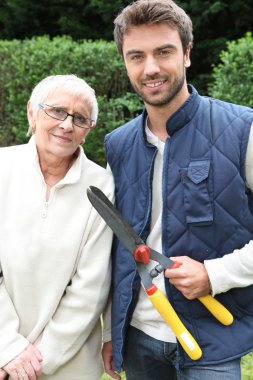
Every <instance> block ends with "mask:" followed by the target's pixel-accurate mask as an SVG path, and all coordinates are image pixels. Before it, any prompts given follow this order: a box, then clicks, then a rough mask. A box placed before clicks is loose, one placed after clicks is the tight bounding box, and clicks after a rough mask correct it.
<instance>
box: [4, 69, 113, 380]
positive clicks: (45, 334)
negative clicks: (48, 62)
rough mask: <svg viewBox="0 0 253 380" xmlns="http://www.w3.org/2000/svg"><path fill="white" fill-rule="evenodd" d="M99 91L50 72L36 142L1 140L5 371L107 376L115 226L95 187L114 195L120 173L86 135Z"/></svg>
mask: <svg viewBox="0 0 253 380" xmlns="http://www.w3.org/2000/svg"><path fill="white" fill-rule="evenodd" d="M97 113H98V107H97V101H96V97H95V94H94V91H93V90H92V89H91V88H90V87H89V86H88V84H87V83H86V82H85V81H83V80H82V79H80V78H78V77H76V76H75V75H56V76H49V77H47V78H45V79H44V80H42V81H41V82H40V83H39V84H38V85H37V86H36V87H35V88H34V90H33V92H32V95H31V98H30V100H29V101H28V106H27V115H28V121H29V131H30V132H31V133H32V137H31V139H30V140H29V142H28V144H24V145H19V146H13V147H7V148H1V149H0V180H1V186H0V214H1V228H0V276H1V277H0V305H1V312H0V368H1V370H0V379H5V378H6V379H7V378H9V379H10V380H36V379H41V380H98V379H99V378H100V376H101V373H102V371H103V369H102V364H101V359H100V349H101V324H100V315H101V313H102V312H103V309H104V307H105V304H106V301H107V297H108V292H109V287H110V248H111V240H112V232H111V231H110V230H109V229H108V228H107V227H106V225H105V223H104V222H103V220H102V219H101V218H100V217H99V216H98V214H97V213H96V211H95V210H94V209H93V208H92V206H91V204H90V202H89V200H88V198H87V196H86V189H87V187H88V186H90V185H94V186H97V187H99V188H101V189H102V190H103V191H104V192H105V193H106V194H107V196H109V198H111V199H113V192H114V185H113V180H112V177H111V174H109V173H108V172H107V171H106V170H105V169H103V168H101V167H100V166H98V165H96V164H95V163H93V162H91V161H90V160H88V158H87V157H86V156H85V154H84V152H83V149H82V148H81V147H80V144H83V142H84V140H85V137H86V136H87V134H88V133H89V131H90V130H92V129H93V128H94V127H95V124H96V119H97Z"/></svg>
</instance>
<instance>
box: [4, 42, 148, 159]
mask: <svg viewBox="0 0 253 380" xmlns="http://www.w3.org/2000/svg"><path fill="white" fill-rule="evenodd" d="M70 73H72V74H76V75H78V76H80V77H81V78H84V79H85V80H86V81H87V82H88V83H89V84H90V85H91V86H92V87H93V88H94V89H95V91H96V94H97V97H98V103H99V110H100V112H99V119H98V124H97V127H96V129H95V130H94V131H92V132H91V133H90V135H89V136H88V138H87V142H86V143H85V147H84V148H85V152H86V153H87V155H88V156H89V157H90V158H91V159H92V160H94V161H95V162H97V163H99V164H101V165H105V159H104V149H103V139H104V135H105V133H106V132H109V131H111V130H112V129H114V128H115V127H117V126H118V125H120V124H122V123H124V122H125V121H126V120H128V119H130V118H132V117H133V116H135V115H136V113H137V112H140V110H141V109H142V104H141V101H140V100H139V98H138V97H137V96H136V95H135V94H134V93H133V92H132V90H131V87H130V84H129V80H128V78H127V75H126V72H125V68H124V64H123V62H122V60H121V59H120V57H119V55H118V52H117V51H116V48H115V45H114V43H113V42H105V41H102V40H100V41H87V40H80V41H74V40H72V38H71V37H68V36H64V37H55V38H53V39H50V38H49V37H48V36H42V37H36V38H32V39H26V40H23V41H20V40H12V41H5V40H2V41H0V87H1V92H0V145H1V146H6V145H13V144H22V143H24V142H26V141H27V137H26V131H27V117H26V104H27V100H28V99H29V96H30V93H31V91H32V89H33V87H34V86H35V85H36V84H37V83H38V82H39V81H40V80H41V79H42V78H44V77H46V76H48V75H52V74H70ZM136 110H138V111H136Z"/></svg>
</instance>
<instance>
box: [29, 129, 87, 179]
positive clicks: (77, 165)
mask: <svg viewBox="0 0 253 380" xmlns="http://www.w3.org/2000/svg"><path fill="white" fill-rule="evenodd" d="M28 147H29V154H30V157H31V162H32V163H33V165H34V166H35V168H36V170H37V171H38V172H39V173H40V175H41V176H42V177H43V175H42V172H41V168H40V163H39V157H38V152H37V149H36V144H35V139H34V136H32V137H31V138H30V140H29V142H28ZM78 150H79V152H78V156H77V158H76V160H75V161H74V163H73V164H72V166H71V167H70V168H69V170H68V172H67V173H66V175H65V177H64V178H63V179H62V180H61V181H60V182H58V184H57V186H58V185H66V184H70V183H76V182H78V181H79V179H80V178H81V174H82V164H83V162H84V161H85V160H86V159H87V158H86V156H85V154H84V151H83V148H82V147H81V146H79V147H78Z"/></svg>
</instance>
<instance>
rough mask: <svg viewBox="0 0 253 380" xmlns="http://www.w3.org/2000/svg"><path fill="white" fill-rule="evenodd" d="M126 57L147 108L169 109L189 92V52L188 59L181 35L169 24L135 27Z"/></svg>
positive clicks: (126, 45)
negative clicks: (187, 81) (176, 100)
mask: <svg viewBox="0 0 253 380" xmlns="http://www.w3.org/2000/svg"><path fill="white" fill-rule="evenodd" d="M123 57H124V60H125V65H126V69H127V73H128V76H129V79H130V81H131V84H132V86H133V88H134V90H135V91H136V93H137V94H138V95H139V96H140V97H141V98H142V99H143V100H144V102H145V103H146V104H149V105H151V106H155V107H160V106H166V105H167V104H169V103H170V102H171V101H172V100H174V99H175V98H176V97H179V99H180V94H181V93H182V92H185V91H186V90H187V86H186V79H185V69H186V67H189V66H190V59H189V50H187V52H186V54H185V55H184V53H183V47H182V43H181V40H180V36H179V33H178V31H177V30H176V29H172V28H171V27H169V26H168V25H167V24H157V25H141V26H136V27H132V28H131V29H130V30H129V32H128V33H127V34H126V35H125V37H124V41H123Z"/></svg>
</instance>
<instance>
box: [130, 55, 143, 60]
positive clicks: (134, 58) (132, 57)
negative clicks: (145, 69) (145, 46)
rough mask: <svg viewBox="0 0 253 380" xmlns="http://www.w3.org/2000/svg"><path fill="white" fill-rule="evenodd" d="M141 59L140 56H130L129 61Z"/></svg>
mask: <svg viewBox="0 0 253 380" xmlns="http://www.w3.org/2000/svg"><path fill="white" fill-rule="evenodd" d="M141 58H142V56H141V55H140V54H136V55H132V56H131V61H139V60H140V59H141Z"/></svg>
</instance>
